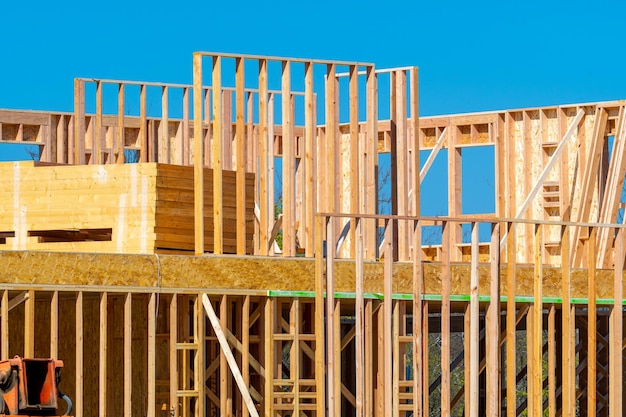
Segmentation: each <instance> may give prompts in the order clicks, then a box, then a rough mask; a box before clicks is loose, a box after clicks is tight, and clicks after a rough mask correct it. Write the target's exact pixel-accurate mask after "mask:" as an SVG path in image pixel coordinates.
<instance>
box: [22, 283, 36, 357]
mask: <svg viewBox="0 0 626 417" xmlns="http://www.w3.org/2000/svg"><path fill="white" fill-rule="evenodd" d="M24 357H26V358H34V357H35V291H34V290H29V291H28V297H26V300H25V301H24Z"/></svg>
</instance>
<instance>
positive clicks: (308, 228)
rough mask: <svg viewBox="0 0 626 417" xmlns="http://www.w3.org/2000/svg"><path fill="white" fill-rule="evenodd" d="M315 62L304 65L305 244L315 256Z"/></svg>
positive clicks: (309, 254) (311, 254)
mask: <svg viewBox="0 0 626 417" xmlns="http://www.w3.org/2000/svg"><path fill="white" fill-rule="evenodd" d="M313 69H314V66H313V63H311V62H307V63H306V64H305V66H304V72H305V85H304V94H305V95H304V126H305V131H304V146H305V155H304V173H305V174H304V175H305V184H304V193H305V197H304V201H305V204H304V207H305V208H304V217H305V226H304V234H305V239H304V245H305V256H306V257H312V256H313V242H314V241H315V240H314V238H315V236H314V230H316V229H315V228H314V215H315V212H316V211H317V204H316V203H317V202H316V196H317V190H316V187H315V185H316V182H315V159H316V155H315V151H316V136H315V131H316V127H315V126H316V124H317V123H316V120H315V97H314V88H313Z"/></svg>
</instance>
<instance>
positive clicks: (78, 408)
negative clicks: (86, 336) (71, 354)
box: [73, 291, 84, 417]
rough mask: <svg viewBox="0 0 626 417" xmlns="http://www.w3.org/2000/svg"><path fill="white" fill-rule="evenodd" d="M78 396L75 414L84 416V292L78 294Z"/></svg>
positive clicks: (75, 402) (77, 416)
mask: <svg viewBox="0 0 626 417" xmlns="http://www.w3.org/2000/svg"><path fill="white" fill-rule="evenodd" d="M75 313H76V349H75V351H76V398H75V399H73V400H74V415H75V416H76V417H82V416H83V386H84V378H83V372H84V366H83V362H84V361H83V359H84V358H83V353H84V351H83V349H84V346H83V292H82V291H79V292H78V293H77V294H76V311H75Z"/></svg>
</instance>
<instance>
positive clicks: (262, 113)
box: [259, 59, 273, 256]
mask: <svg viewBox="0 0 626 417" xmlns="http://www.w3.org/2000/svg"><path fill="white" fill-rule="evenodd" d="M267 94H268V93H267V60H264V59H262V60H259V172H260V173H265V172H268V162H269V154H268V151H269V150H268V142H269V141H270V140H271V138H269V137H268V129H267V125H268V113H267V111H268V103H267V100H268V96H267ZM269 123H273V121H269ZM268 190H269V185H268V176H267V175H259V200H260V201H259V207H260V208H261V210H260V218H259V234H260V239H259V254H260V255H261V256H266V255H267V254H268V232H269V223H270V212H269V211H268V210H267V207H268V206H269V205H268V198H269V195H268Z"/></svg>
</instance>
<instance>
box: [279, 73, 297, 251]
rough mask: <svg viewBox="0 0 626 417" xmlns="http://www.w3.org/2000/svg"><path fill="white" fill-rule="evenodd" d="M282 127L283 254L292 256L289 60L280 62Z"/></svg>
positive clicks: (292, 205) (292, 197)
mask: <svg viewBox="0 0 626 417" xmlns="http://www.w3.org/2000/svg"><path fill="white" fill-rule="evenodd" d="M281 99H282V106H281V107H282V128H283V161H282V162H283V166H282V168H283V255H284V256H294V255H295V248H296V240H295V235H294V231H295V221H296V220H295V214H296V211H295V203H296V195H295V184H294V180H295V165H294V164H295V149H294V140H295V138H294V136H293V120H292V119H293V114H292V107H291V62H289V61H283V62H282V75H281Z"/></svg>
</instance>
